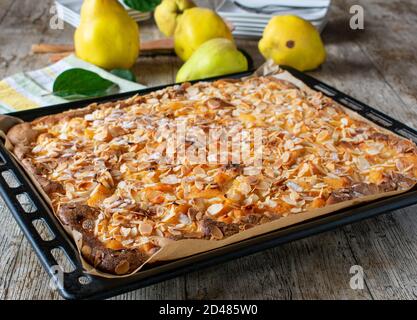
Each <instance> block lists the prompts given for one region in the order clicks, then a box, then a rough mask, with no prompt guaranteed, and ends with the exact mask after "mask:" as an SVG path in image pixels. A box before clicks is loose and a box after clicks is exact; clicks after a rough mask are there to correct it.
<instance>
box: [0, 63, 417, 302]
mask: <svg viewBox="0 0 417 320" xmlns="http://www.w3.org/2000/svg"><path fill="white" fill-rule="evenodd" d="M286 69H287V70H288V71H289V72H291V73H292V74H293V75H294V76H295V77H296V78H299V79H300V80H302V81H303V82H304V83H306V84H307V85H308V86H310V87H312V88H314V89H316V90H319V91H322V92H323V93H324V94H325V95H327V96H329V97H331V98H333V99H334V100H336V101H337V102H339V103H341V104H342V105H344V106H346V107H347V108H350V109H352V110H354V111H356V112H357V113H359V114H361V115H362V116H364V117H366V118H368V119H369V120H371V121H373V122H375V123H377V124H378V125H379V126H381V127H384V128H386V129H388V130H390V131H393V132H395V133H397V134H399V135H402V136H404V137H407V138H409V139H411V140H413V141H414V142H416V143H417V131H416V130H414V129H412V128H409V127H407V126H406V125H404V124H402V123H400V122H399V121H397V120H394V119H392V118H391V117H389V116H387V115H386V114H383V113H382V112H380V111H377V110H375V109H373V108H371V107H369V106H368V105H366V104H364V103H361V102H359V101H358V100H356V99H354V98H352V97H349V96H347V95H346V94H343V93H342V92H340V91H338V90H336V89H334V88H332V87H330V86H328V85H326V84H324V83H323V82H321V81H318V80H316V79H314V78H312V77H310V76H308V75H306V74H304V73H301V72H298V71H296V70H293V69H290V68H286ZM251 73H252V72H244V73H238V74H233V75H230V76H227V77H228V78H240V77H243V76H247V75H250V74H251ZM214 79H218V78H213V79H209V80H208V81H211V80H214ZM164 87H166V86H160V87H154V88H147V89H144V90H139V91H135V92H129V93H123V94H118V95H113V96H109V97H103V98H98V99H97V98H96V99H92V100H84V101H77V102H70V103H66V104H61V105H57V106H51V107H44V108H41V109H37V110H36V111H34V110H28V111H21V112H14V113H11V114H10V115H13V116H15V117H19V118H21V119H23V120H25V121H30V120H33V119H34V118H37V117H40V116H43V115H49V114H53V113H59V112H62V111H65V110H68V109H73V108H80V107H84V106H86V105H88V104H89V103H91V102H93V101H94V102H105V101H111V100H117V99H122V98H126V97H129V96H131V95H133V94H145V93H148V92H151V91H154V90H158V89H161V88H164ZM0 158H1V159H0V161H1V164H0V173H1V174H0V194H1V196H2V197H3V199H4V201H5V202H6V204H7V206H8V207H9V209H10V211H11V212H12V214H13V216H14V218H15V219H16V221H17V222H18V224H19V226H20V228H21V229H22V231H23V233H24V234H25V236H26V237H27V239H28V240H29V242H30V243H31V245H32V247H33V248H34V250H35V252H36V254H37V256H38V257H39V259H40V261H41V262H42V265H43V266H44V268H45V270H46V271H47V272H48V274H49V275H50V277H52V278H53V279H57V278H61V279H62V276H57V271H56V270H57V265H58V263H57V261H56V259H55V258H54V256H53V255H52V253H51V250H53V249H57V248H60V249H62V250H63V251H64V252H65V254H66V256H67V258H68V260H69V261H70V262H71V264H73V266H74V271H72V272H68V273H64V274H63V282H62V281H61V283H62V284H61V285H58V290H59V292H60V294H61V295H62V296H63V297H64V298H66V299H102V298H108V297H111V296H115V295H118V294H122V293H125V292H128V291H131V290H135V289H139V288H143V287H145V286H149V285H151V284H154V283H157V282H160V281H164V280H167V279H170V278H173V277H176V276H179V275H181V274H185V273H188V272H191V271H194V270H198V269H201V268H204V267H208V266H211V265H216V264H219V263H221V262H225V261H228V260H231V259H235V258H238V257H242V256H246V255H249V254H253V253H256V252H259V251H261V250H265V249H268V248H272V247H275V246H278V245H281V244H283V243H287V242H289V241H293V240H297V239H301V238H304V237H307V236H311V235H314V234H317V233H320V232H324V231H327V230H331V229H334V228H336V227H340V226H343V225H346V224H349V223H353V222H356V221H360V220H363V219H366V218H370V217H373V216H376V215H378V214H382V213H385V212H389V211H392V210H396V209H399V208H402V207H406V206H410V205H413V204H416V203H417V190H416V188H413V189H412V190H409V191H408V192H406V193H403V194H399V195H395V196H391V197H388V198H383V199H378V200H375V201H372V202H368V203H363V204H360V205H357V206H354V207H349V208H345V209H342V210H339V211H336V212H332V213H329V214H327V215H324V216H321V217H317V218H315V219H311V220H308V221H304V222H301V223H298V224H296V225H292V226H289V227H286V228H284V229H280V230H276V231H272V232H269V233H266V234H263V235H259V236H257V237H253V238H250V239H247V240H243V241H240V242H238V243H234V244H230V245H227V246H224V247H221V248H218V249H215V250H212V251H208V252H204V253H200V254H196V255H193V256H190V257H187V258H183V259H179V260H175V261H171V262H166V263H164V264H160V265H158V266H154V267H152V268H149V269H147V270H144V271H141V272H140V273H137V274H135V275H132V276H130V277H125V278H117V279H106V278H101V277H96V276H91V275H88V274H85V273H84V272H83V268H82V265H81V262H80V259H79V254H78V252H77V250H76V247H75V245H74V243H73V240H72V239H70V237H69V236H68V234H67V233H66V232H65V230H64V229H63V227H62V226H61V224H60V223H59V221H58V220H57V219H56V218H55V216H54V214H53V212H52V211H51V209H50V208H49V206H48V205H47V203H46V202H45V200H44V199H43V197H42V196H41V195H40V194H39V193H38V191H37V190H36V188H35V187H34V186H33V184H32V183H31V181H30V179H29V178H28V176H27V175H26V173H25V172H24V171H23V170H22V169H21V167H20V166H19V165H18V164H17V163H16V161H15V160H14V158H13V157H12V156H11V155H10V154H9V152H8V151H7V150H6V149H5V147H4V145H3V144H2V143H0ZM6 171H8V172H9V173H10V171H11V172H13V174H14V176H15V178H16V179H17V181H18V182H19V184H18V186H16V185H13V186H9V185H8V183H7V182H6V180H5V177H4V172H6ZM22 194H26V196H28V197H29V198H30V199H31V202H32V204H33V207H34V208H35V209H34V210H31V212H26V211H25V208H24V206H22V205H21V203H20V202H19V200H18V196H19V195H22ZM37 219H41V220H43V221H44V222H45V223H46V225H47V226H48V228H49V230H50V232H51V233H52V234H53V235H54V238H53V239H52V240H49V241H45V240H43V239H42V237H41V236H40V235H39V233H38V232H37V230H36V228H35V227H34V225H33V221H35V220H37ZM58 274H59V273H58ZM58 282H59V281H58Z"/></svg>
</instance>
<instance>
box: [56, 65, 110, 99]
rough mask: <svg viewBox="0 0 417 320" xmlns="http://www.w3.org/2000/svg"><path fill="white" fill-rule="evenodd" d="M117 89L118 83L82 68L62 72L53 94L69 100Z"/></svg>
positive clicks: (103, 93) (108, 92)
mask: <svg viewBox="0 0 417 320" xmlns="http://www.w3.org/2000/svg"><path fill="white" fill-rule="evenodd" d="M117 90H118V85H117V84H115V83H113V82H111V81H109V80H107V79H104V78H102V77H100V76H99V75H98V74H96V73H94V72H92V71H88V70H84V69H80V68H74V69H69V70H66V71H64V72H62V73H61V74H60V75H59V76H58V77H57V78H56V79H55V82H54V86H53V94H54V95H55V96H58V97H61V98H64V99H67V100H75V99H83V98H92V97H99V96H103V95H106V94H110V93H112V92H116V91H117Z"/></svg>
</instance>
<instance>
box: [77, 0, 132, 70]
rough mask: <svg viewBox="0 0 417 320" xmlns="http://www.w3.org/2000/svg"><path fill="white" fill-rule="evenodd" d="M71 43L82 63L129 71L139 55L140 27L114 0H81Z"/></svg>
mask: <svg viewBox="0 0 417 320" xmlns="http://www.w3.org/2000/svg"><path fill="white" fill-rule="evenodd" d="M74 44H75V52H76V54H77V56H78V57H79V58H81V59H82V60H85V61H87V62H90V63H92V64H95V65H97V66H99V67H102V68H105V69H119V68H120V69H129V68H131V67H132V66H133V64H134V63H135V61H136V59H137V57H138V56H139V49H140V40H139V26H138V24H137V23H136V22H135V21H134V20H133V19H132V18H131V17H130V16H129V15H128V13H127V11H126V10H125V9H124V8H123V6H122V5H121V4H120V3H119V2H118V1H117V0H104V1H103V0H84V3H83V5H82V7H81V22H80V25H79V27H78V28H77V30H76V31H75V34H74Z"/></svg>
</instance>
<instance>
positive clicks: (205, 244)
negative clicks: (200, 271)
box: [0, 61, 413, 278]
mask: <svg viewBox="0 0 417 320" xmlns="http://www.w3.org/2000/svg"><path fill="white" fill-rule="evenodd" d="M254 75H255V76H273V77H276V78H278V79H282V80H286V81H289V82H291V83H293V84H295V85H296V86H297V87H298V88H300V89H301V90H304V91H308V92H312V91H313V92H314V90H312V89H311V88H309V87H308V86H307V85H305V84H304V83H303V82H302V81H300V80H299V79H297V78H295V77H294V76H293V75H291V74H290V73H289V72H287V71H284V70H282V69H280V68H279V66H277V65H275V64H274V63H273V62H272V61H267V62H266V63H265V64H264V65H262V66H261V67H260V68H259V69H258V70H256V71H255V73H254ZM341 108H342V109H343V110H344V111H345V112H346V113H347V114H348V115H349V116H350V117H351V118H354V119H358V120H361V121H364V122H366V123H368V124H371V125H372V126H373V127H375V128H378V129H379V130H380V131H381V132H385V133H389V134H393V135H395V136H396V137H398V138H400V139H404V140H407V139H405V138H403V137H401V136H399V135H396V134H395V133H393V132H391V131H389V130H386V129H385V128H382V127H380V126H378V125H377V124H375V123H374V122H371V121H369V120H368V119H366V118H364V117H362V116H360V115H359V114H357V113H356V112H354V111H352V110H350V109H347V108H345V107H343V106H341ZM19 122H21V120H20V119H17V118H12V117H8V116H0V130H2V132H3V133H2V136H3V137H4V138H5V139H6V143H5V146H6V148H7V149H8V150H9V151H11V150H12V148H13V146H12V145H11V143H10V141H8V140H7V138H6V135H5V133H7V130H9V129H10V128H11V127H12V126H13V124H17V123H19ZM29 175H30V174H29ZM30 176H31V175H30ZM31 178H32V181H33V182H34V184H35V185H36V186H37V188H38V190H39V192H40V193H41V194H42V195H43V196H44V197H46V199H47V200H48V203H50V199H49V198H48V197H47V196H46V194H45V192H44V191H43V190H42V188H41V187H40V185H39V184H38V183H37V181H36V178H34V177H32V176H31ZM412 187H413V186H412ZM412 187H410V188H409V189H411V188H412ZM409 189H407V190H400V191H391V192H386V193H380V194H376V195H369V196H364V197H361V198H356V199H353V200H350V201H344V202H340V203H337V204H334V205H329V206H326V207H323V208H318V209H313V210H308V211H306V212H302V213H297V214H290V215H289V216H287V217H283V218H280V219H277V220H274V221H271V222H268V223H264V224H261V225H258V226H255V227H253V228H250V229H248V230H245V231H241V232H239V233H237V234H235V235H233V236H230V237H228V238H225V239H222V240H201V239H185V240H178V241H174V240H170V239H166V238H161V237H150V238H151V239H152V240H153V241H154V242H156V243H157V244H159V245H160V246H161V249H160V250H159V251H158V252H157V253H155V254H154V255H153V256H151V257H150V258H149V259H148V260H147V261H146V262H145V263H143V264H142V265H141V266H140V267H139V268H137V269H136V270H135V271H133V272H132V273H130V274H127V275H122V276H118V275H113V274H108V273H104V272H101V271H99V270H97V269H95V268H94V267H93V266H91V265H90V264H89V263H87V262H86V261H85V260H84V259H83V258H82V255H81V252H80V248H81V244H82V236H81V234H80V233H79V232H77V231H75V230H72V231H71V230H69V229H68V227H66V228H65V229H66V230H67V231H68V232H71V233H72V235H73V238H74V240H75V243H76V244H77V248H78V251H79V252H80V257H81V261H82V265H83V267H84V268H85V270H86V272H87V273H89V274H93V275H98V276H102V277H107V278H119V277H128V276H130V275H132V274H134V273H137V272H140V270H141V269H142V268H143V267H144V266H145V265H147V264H152V263H153V262H156V261H170V260H176V259H180V258H184V257H187V256H191V255H194V254H197V253H201V252H205V251H209V250H213V249H216V248H219V247H223V246H225V245H228V244H232V243H236V242H239V241H242V240H245V239H248V238H251V237H255V236H257V235H261V234H264V233H267V232H271V231H274V230H278V229H282V228H285V227H287V226H291V225H294V224H296V223H300V222H303V221H306V220H309V219H312V218H316V217H319V216H323V215H326V214H330V213H331V212H335V211H337V210H340V209H343V208H347V207H350V206H354V205H356V204H360V203H365V202H369V201H372V200H375V199H378V198H383V197H388V196H392V195H396V194H399V193H403V192H406V191H408V190H409Z"/></svg>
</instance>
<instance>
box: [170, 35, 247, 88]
mask: <svg viewBox="0 0 417 320" xmlns="http://www.w3.org/2000/svg"><path fill="white" fill-rule="evenodd" d="M246 70H248V61H247V60H246V57H245V56H244V55H243V53H242V52H240V51H239V50H238V49H237V48H236V46H235V44H234V43H233V42H232V41H230V40H229V39H225V38H215V39H211V40H208V41H206V42H204V43H203V44H202V45H201V46H200V47H198V49H197V50H196V51H195V52H194V53H193V54H192V55H191V57H190V58H189V59H188V60H187V62H185V63H184V64H183V66H182V67H181V69H180V70H179V71H178V73H177V79H176V81H177V82H184V81H191V80H198V79H204V78H210V77H216V76H221V75H225V74H231V73H236V72H242V71H246Z"/></svg>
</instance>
